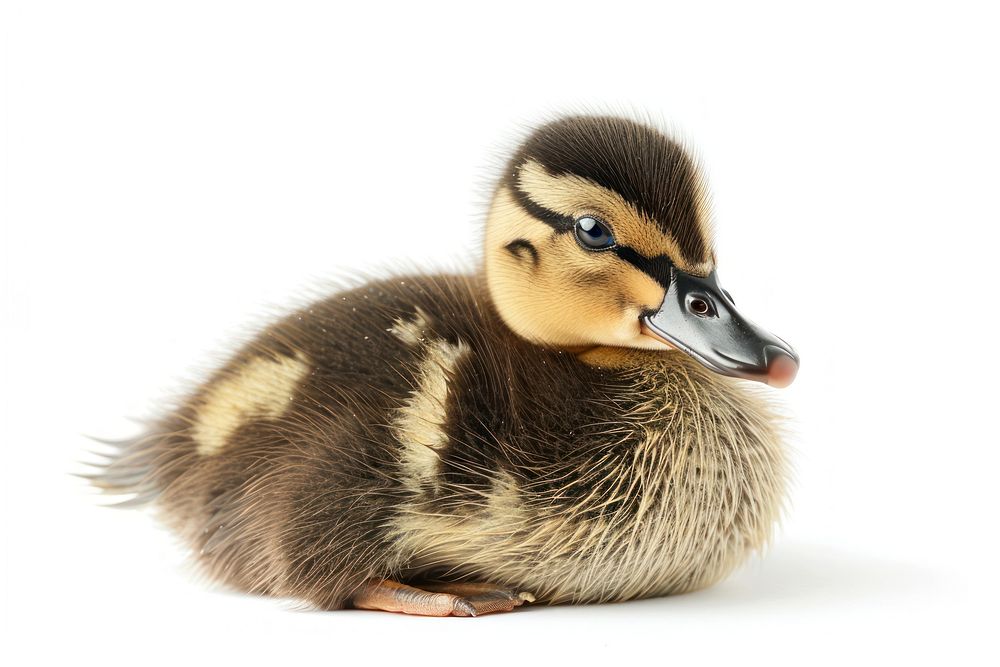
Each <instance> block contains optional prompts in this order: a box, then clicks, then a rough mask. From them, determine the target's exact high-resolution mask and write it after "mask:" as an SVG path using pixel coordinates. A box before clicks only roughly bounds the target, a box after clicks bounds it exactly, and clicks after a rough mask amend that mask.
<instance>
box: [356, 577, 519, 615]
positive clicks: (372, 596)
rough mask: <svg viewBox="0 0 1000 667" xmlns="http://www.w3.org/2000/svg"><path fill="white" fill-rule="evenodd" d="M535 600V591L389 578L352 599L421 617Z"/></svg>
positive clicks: (502, 608)
mask: <svg viewBox="0 0 1000 667" xmlns="http://www.w3.org/2000/svg"><path fill="white" fill-rule="evenodd" d="M534 601H535V596H534V595H532V594H531V593H528V592H526V591H517V590H515V589H512V588H506V587H504V586H495V585H493V584H480V583H469V582H462V583H433V584H422V587H421V588H416V587H413V586H407V585H406V584H401V583H399V582H397V581H392V580H389V579H383V580H380V581H376V580H372V581H370V582H368V583H367V584H366V585H365V586H364V587H363V588H362V589H361V590H359V591H358V592H357V593H355V595H354V597H353V598H352V599H351V603H352V604H353V605H354V606H355V607H356V608H358V609H377V610H381V611H395V612H401V613H403V614H416V615H419V616H480V615H482V614H492V613H495V612H500V611H511V610H513V609H514V608H516V607H520V606H521V605H522V604H524V603H525V602H534Z"/></svg>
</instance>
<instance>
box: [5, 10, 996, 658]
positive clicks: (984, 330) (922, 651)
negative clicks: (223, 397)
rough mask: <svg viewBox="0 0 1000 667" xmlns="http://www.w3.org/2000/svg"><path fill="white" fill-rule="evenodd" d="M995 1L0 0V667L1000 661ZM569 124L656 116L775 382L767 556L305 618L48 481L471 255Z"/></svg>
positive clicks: (149, 529)
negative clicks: (236, 586) (526, 134)
mask: <svg viewBox="0 0 1000 667" xmlns="http://www.w3.org/2000/svg"><path fill="white" fill-rule="evenodd" d="M989 4H990V3H982V5H980V6H974V5H971V4H963V3H940V4H939V5H937V6H930V5H926V4H923V3H918V2H907V3H899V4H895V5H892V4H887V3H867V2H866V3H860V4H857V5H855V4H852V3H844V2H841V3H831V4H830V6H829V8H828V9H818V8H814V5H813V4H812V3H788V4H786V5H773V4H772V5H767V6H761V5H760V4H759V3H733V4H732V5H722V4H715V3H708V4H706V3H694V2H684V3H680V4H672V5H671V4H667V3H649V4H648V5H642V4H634V3H629V2H621V1H615V2H610V1H608V0H605V1H603V2H600V3H588V2H582V1H578V2H573V3H561V4H559V5H558V6H557V5H556V4H555V3H552V4H551V5H550V4H547V3H542V2H539V1H537V0H536V1H535V2H529V3H519V2H512V1H509V0H505V1H504V2H487V3H464V4H462V5H454V6H437V5H432V4H429V3H426V2H420V3H408V4H407V5H401V6H391V5H389V4H385V5H376V4H374V3H372V4H368V5H366V6H365V8H364V9H358V8H356V7H355V8H351V9H347V8H336V7H335V6H334V5H335V3H333V2H324V3H316V4H314V5H306V4H299V3H289V2H281V3H274V4H272V5H266V4H263V3H254V2H238V3H232V4H222V3H207V2H201V1H199V2H177V1H174V2H169V3H160V4H159V5H158V6H153V5H152V4H151V3H137V2H119V3H108V2H87V3H65V4H62V5H59V4H53V3H48V2H14V3H4V5H3V7H4V13H3V15H2V16H0V21H2V27H0V30H2V34H3V41H4V50H3V56H2V57H3V59H4V82H3V89H2V94H3V107H4V115H5V121H4V126H5V130H4V135H3V142H4V144H3V146H2V154H3V169H4V180H3V194H2V196H3V208H2V220H3V232H2V237H0V243H2V255H0V260H2V280H3V283H2V287H3V303H2V308H3V310H2V314H0V316H2V322H0V323H2V329H0V332H2V336H3V340H2V341H0V343H2V345H0V351H2V354H3V362H2V363H3V367H2V382H3V387H2V389H3V392H2V401H3V403H2V405H3V424H2V428H3V432H2V434H0V443H2V447H3V459H2V462H0V469H2V471H3V499H4V501H3V508H2V512H3V516H2V536H3V537H2V539H3V541H4V544H3V558H4V561H3V592H2V597H3V623H2V627H0V632H2V634H3V637H2V641H0V652H2V653H0V655H3V657H5V658H8V660H4V662H5V664H11V665H14V664H39V663H42V662H49V661H50V659H58V660H59V661H60V662H59V663H56V664H74V665H75V664H81V665H91V664H96V665H104V666H108V665H126V664H128V665H132V664H153V665H158V664H164V665H178V664H188V665H190V664H212V663H213V662H215V663H224V664H241V665H251V664H269V665H276V664H280V665H294V664H300V663H308V664H331V665H341V664H364V663H369V664H396V665H409V664H413V663H417V664H421V663H425V662H426V663H430V662H433V663H435V664H449V663H457V664H480V663H484V662H485V663H487V664H491V663H509V662H515V661H516V662H518V663H525V664H543V663H546V662H547V661H548V662H550V663H552V664H562V663H563V661H564V660H565V661H570V662H575V663H580V662H582V663H583V664H590V663H595V664H597V663H599V664H628V663H629V662H637V663H649V662H651V661H652V662H654V663H657V664H670V665H683V664H692V663H693V664H698V665H705V664H739V665H748V664H756V663H762V664H769V665H774V664H843V663H844V662H845V661H850V663H851V664H867V663H870V662H875V661H879V662H884V661H891V662H893V663H898V662H902V661H904V660H905V661H906V662H907V663H909V664H919V663H922V662H924V661H931V662H940V661H948V662H950V663H951V664H984V663H987V662H992V663H993V664H996V662H995V661H996V659H997V649H996V644H995V641H994V640H993V639H992V635H993V633H994V632H995V630H996V619H997V614H996V609H997V598H998V594H1000V586H998V576H997V568H996V557H997V555H996V553H997V552H996V544H997V539H996V531H997V525H998V521H997V505H998V503H997V500H996V487H997V479H998V464H1000V457H998V453H997V450H998V445H1000V442H998V438H997V435H996V427H995V424H996V410H997V407H996V402H997V391H996V388H995V377H996V374H997V371H998V368H997V362H996V350H997V346H996V338H997V330H996V324H997V314H996V309H997V297H996V290H997V287H998V285H997V280H996V271H995V266H996V262H997V260H996V253H997V240H998V231H997V230H998V226H1000V205H998V197H997V183H998V180H1000V167H998V165H1000V157H998V156H1000V132H998V127H1000V123H998V119H1000V97H998V84H997V80H998V63H1000V49H998V46H997V43H998V40H997V28H998V22H997V19H996V17H995V16H993V15H992V13H991V12H990V11H988V10H987V9H985V8H986V7H988V6H989ZM695 6H696V7H697V8H696V9H693V7H695ZM578 109H597V110H607V109H612V110H614V109H625V110H631V111H635V112H644V113H649V114H650V115H652V116H653V117H656V118H661V119H663V120H665V121H669V122H671V123H674V124H675V125H677V126H679V127H680V128H683V130H684V131H685V133H686V135H687V136H688V137H690V138H691V140H692V141H693V142H694V143H695V144H696V145H697V146H698V147H699V149H700V151H701V153H702V155H703V158H704V160H705V162H706V164H707V165H708V170H709V175H710V178H711V180H712V184H713V190H714V192H715V202H716V211H717V218H718V232H719V259H720V266H721V269H720V273H721V275H722V276H723V280H724V284H725V285H726V286H727V287H728V288H729V289H730V290H731V291H732V292H733V294H734V296H735V297H736V299H737V300H738V301H739V303H740V305H741V308H742V309H743V310H744V311H745V312H747V313H748V314H749V315H750V316H751V317H752V318H753V319H755V320H756V321H758V322H760V323H761V324H764V325H766V326H767V327H768V328H770V329H772V330H773V331H775V332H776V333H778V334H779V335H781V336H782V337H784V338H786V339H787V340H789V341H790V342H791V343H792V344H794V345H795V346H796V347H797V349H798V351H799V352H800V354H801V355H802V359H803V364H802V370H801V373H800V376H799V379H798V381H797V382H796V383H795V384H794V385H793V386H792V387H791V388H789V389H787V390H784V391H783V392H781V393H780V398H781V399H782V400H783V401H784V403H785V405H786V406H787V407H788V411H789V412H790V413H792V414H793V415H794V417H795V429H796V435H795V437H794V440H793V443H792V444H793V447H794V453H793V455H792V456H793V461H794V465H795V469H796V473H795V483H794V485H793V488H792V490H791V494H790V504H789V511H788V514H787V517H786V519H785V521H784V522H783V525H782V527H781V529H780V531H779V532H778V534H777V537H776V539H775V542H774V545H773V548H772V549H771V550H770V552H769V553H768V554H766V556H765V557H764V558H763V559H760V560H755V561H754V562H752V563H750V564H749V565H748V566H747V567H746V568H744V569H742V570H741V571H739V572H738V573H737V574H735V575H734V576H733V577H731V578H730V579H729V580H727V581H725V582H724V583H721V584H719V585H717V586H715V587H714V588H711V589H709V590H706V591H704V592H699V593H695V594H691V595H686V596H680V597H675V598H668V599H658V600H648V601H643V602H636V603H628V604H619V605H605V606H593V607H572V608H570V607H563V608H539V607H536V608H530V609H526V610H523V611H519V612H518V613H515V614H509V615H499V616H495V617H485V618H479V619H443V620H442V619H418V618H408V617H400V616H394V615H390V614H379V613H371V612H358V611H351V612H336V613H302V612H297V611H289V610H288V609H287V608H285V607H284V606H282V605H281V604H278V603H275V602H272V601H266V600H256V599H250V598H246V597H243V596H241V595H234V594H229V593H222V592H211V591H209V590H207V589H206V587H205V586H204V585H203V584H202V583H201V582H199V581H197V580H196V579H194V578H193V577H192V576H191V575H190V574H189V572H188V571H187V570H186V569H185V567H184V565H183V563H184V562H185V560H184V552H183V551H182V550H180V549H178V548H177V547H176V546H174V543H173V542H172V539H171V537H170V536H169V535H168V534H166V533H165V532H164V531H163V530H161V529H160V528H158V527H156V526H155V524H154V523H153V522H152V520H151V519H150V517H148V516H146V515H143V514H141V513H137V512H123V511H112V510H109V509H103V508H100V507H98V503H99V499H97V498H95V497H94V496H93V495H92V494H90V493H89V491H88V490H87V489H86V488H85V487H84V485H83V484H82V483H80V482H79V481H77V480H75V479H74V478H72V477H71V476H70V474H69V473H70V472H74V471H77V472H79V471H80V470H81V468H80V466H79V465H78V463H77V462H78V461H79V460H81V459H85V458H86V457H87V455H86V450H87V449H88V448H89V447H90V446H91V443H89V441H88V440H86V439H85V438H84V437H83V435H84V434H91V435H96V436H105V437H112V438H113V437H123V436H128V435H130V434H132V433H134V432H135V429H136V428H137V427H136V425H135V424H134V423H133V422H131V421H129V419H128V418H130V417H132V418H136V417H137V418H142V417H146V416H149V415H151V414H155V412H156V409H157V406H158V404H159V402H160V401H162V400H163V399H164V398H165V397H169V396H171V395H172V394H173V393H175V392H177V391H182V390H183V389H184V388H185V387H187V386H189V384H190V382H192V381H195V380H196V379H197V378H198V377H200V374H201V373H203V372H204V369H206V368H211V366H212V365H213V364H214V363H216V362H217V361H218V359H219V358H220V357H221V356H222V355H224V354H225V353H226V351H227V350H229V349H230V348H231V346H232V344H233V341H234V340H235V339H237V338H239V337H240V336H243V335H245V334H246V333H247V332H248V331H251V330H252V327H253V326H255V325H257V324H259V323H261V322H266V321H267V319H268V318H269V317H270V316H271V315H270V314H273V313H275V312H281V311H282V310H283V309H286V308H288V307H289V305H292V304H297V303H301V301H302V299H303V298H307V297H308V295H310V294H315V293H317V291H318V290H321V289H322V286H323V284H324V281H327V280H329V279H330V278H336V277H338V276H339V277H348V278H352V277H356V276H358V275H359V274H362V273H375V274H382V273H384V272H385V271H391V270H393V269H394V267H397V268H398V267H399V266H401V265H403V264H404V263H406V262H409V263H411V265H415V266H418V267H421V268H423V269H426V270H433V269H434V268H435V267H442V266H456V265H458V266H474V265H475V262H476V258H477V256H478V253H479V234H480V228H479V225H480V221H481V219H482V213H483V208H484V202H485V200H486V197H487V196H488V190H489V186H490V183H491V179H492V178H493V177H494V175H495V173H496V169H497V164H498V163H499V161H500V160H501V159H502V157H503V155H504V153H505V151H507V150H509V149H510V148H511V146H512V144H513V142H516V140H517V137H518V136H521V134H522V133H523V131H524V128H525V127H527V126H529V125H530V124H532V123H534V122H537V121H539V120H541V119H544V118H546V117H548V116H549V115H551V114H552V113H558V112H560V111H565V110H578ZM555 661H558V662H555Z"/></svg>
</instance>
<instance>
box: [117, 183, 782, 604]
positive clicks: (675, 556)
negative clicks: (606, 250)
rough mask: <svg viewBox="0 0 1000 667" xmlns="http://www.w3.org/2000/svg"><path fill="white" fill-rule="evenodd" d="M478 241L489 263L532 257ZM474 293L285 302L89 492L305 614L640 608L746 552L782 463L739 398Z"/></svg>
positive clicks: (490, 294)
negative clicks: (635, 603)
mask: <svg viewBox="0 0 1000 667" xmlns="http://www.w3.org/2000/svg"><path fill="white" fill-rule="evenodd" d="M498 201H503V199H502V197H499V196H498ZM546 224H549V223H546ZM501 226H502V225H501ZM622 227H624V225H622ZM504 229H506V228H504ZM539 231H544V230H539ZM618 231H622V230H621V229H618V230H616V232H618ZM494 233H495V230H494ZM545 234H552V236H551V237H550V236H545V237H544V238H551V239H556V232H545ZM501 240H502V243H501V244H500V245H499V246H498V247H500V248H503V251H502V252H500V253H499V254H497V255H495V257H494V259H495V260H496V261H509V263H510V264H509V266H508V267H507V269H506V270H508V271H513V270H517V271H520V270H522V267H523V270H525V271H538V270H539V266H538V265H539V260H540V261H541V262H546V261H547V260H546V255H545V252H546V250H545V247H544V245H543V243H544V242H545V241H544V239H543V237H541V236H540V237H539V239H532V238H530V237H523V238H522V237H521V236H519V237H518V239H514V240H512V239H508V238H504V239H501ZM489 252H490V251H489V249H488V253H489ZM581 252H583V251H581ZM488 261H490V260H489V259H488ZM601 261H607V260H606V259H602V260H601ZM675 263H676V262H675ZM501 273H502V271H501ZM494 275H496V273H494ZM535 279H539V278H537V276H536V278H535ZM649 282H650V284H652V285H654V286H655V284H656V283H655V281H649ZM647 287H648V286H647V285H645V284H644V285H643V287H642V289H647ZM664 289H665V288H660V292H659V293H658V295H654V296H653V297H652V298H653V299H654V300H656V301H659V300H661V299H663V298H664V297H663V290H664ZM640 291H642V290H640ZM654 291H655V290H654ZM496 293H497V288H496V287H495V286H494V285H492V284H491V283H490V281H488V280H487V279H486V278H485V277H484V276H482V275H472V276H452V275H441V276H411V277H405V278H395V279H390V280H384V281H381V282H375V283H371V284H368V285H364V286H361V287H358V288H355V289H352V290H349V291H345V292H342V293H340V294H337V295H335V296H332V297H330V298H328V299H327V300H325V301H321V302H319V303H316V304H314V305H312V306H309V307H307V308H304V309H302V310H300V311H298V312H296V313H294V314H292V315H291V316H288V317H286V318H285V319H283V320H282V321H280V322H278V323H276V324H274V325H273V326H271V327H270V328H268V329H267V330H265V331H264V332H263V333H262V334H261V335H260V336H259V337H258V338H257V339H256V340H255V341H254V342H252V343H251V344H249V345H248V346H246V348H244V349H243V350H242V351H241V352H239V353H238V354H237V355H236V356H235V357H234V358H233V359H232V360H231V361H230V362H229V363H228V364H227V365H226V366H225V367H224V368H223V369H221V370H220V371H219V372H218V373H217V374H216V375H215V376H214V377H212V378H210V379H209V380H208V381H207V382H206V383H205V384H204V385H203V386H202V387H201V388H200V389H199V390H198V391H197V392H196V393H195V394H194V395H193V396H191V397H190V398H189V399H188V400H187V401H186V402H185V403H184V405H183V406H181V407H180V408H179V409H178V410H177V411H176V412H174V413H173V414H172V415H171V416H169V417H167V418H166V419H164V420H163V421H162V422H160V423H159V424H158V425H156V426H155V427H154V428H152V429H151V430H150V432H149V434H148V435H146V436H145V437H143V438H142V439H141V440H139V441H136V442H133V443H129V444H128V445H126V446H125V447H124V449H123V450H122V452H121V454H120V455H119V456H118V457H117V458H116V459H115V460H114V461H113V462H112V463H111V464H110V465H109V467H108V468H107V469H106V471H105V472H104V473H103V474H102V475H100V476H99V479H98V483H99V484H101V485H103V486H104V487H105V488H108V489H111V490H112V491H117V492H132V493H136V494H138V499H139V500H140V501H146V500H150V501H154V502H155V504H156V506H157V507H158V509H159V510H160V511H161V513H162V515H163V516H164V518H165V520H166V521H167V522H168V523H169V524H170V525H171V526H172V527H173V528H174V529H175V530H176V531H177V532H178V533H180V534H181V535H183V536H184V537H185V538H186V540H187V541H188V542H189V543H190V544H191V546H192V547H193V549H194V551H195V553H196V554H198V558H199V559H200V561H201V563H203V564H204V565H205V566H206V568H207V570H208V571H209V572H210V573H211V574H212V575H213V576H214V577H216V578H217V579H219V580H221V581H224V582H226V583H228V584H231V585H233V586H235V587H237V588H239V589H243V590H246V591H251V592H255V593H261V594H271V595H278V596H285V597H292V598H296V599H300V600H305V601H307V602H309V603H312V604H314V605H316V606H318V607H321V608H338V607H341V606H345V605H350V604H354V605H356V606H362V607H369V608H381V609H390V610H397V611H409V612H416V613H449V612H450V613H462V611H461V610H462V609H464V610H466V611H470V609H469V607H468V606H467V605H466V606H462V607H461V609H459V607H458V606H456V605H457V604H458V603H459V602H461V601H462V600H465V599H469V600H473V602H476V604H474V605H472V608H471V613H476V612H478V613H482V612H485V611H494V610H500V609H509V608H512V607H513V606H516V605H518V604H520V603H521V602H522V601H523V600H528V599H537V600H538V601H541V602H549V603H564V602H596V601H611V600H625V599H632V598H640V597H649V596H655V595H663V594H668V593H676V592H682V591H687V590H692V589H696V588H700V587H703V586H706V585H709V584H711V583H713V582H715V581H717V580H719V579H720V578H721V577H723V576H725V575H726V574H727V573H728V572H729V571H730V570H731V569H732V568H733V567H735V566H736V565H737V564H738V563H739V562H740V561H741V560H742V559H743V558H744V557H745V556H746V554H747V553H749V552H750V551H752V550H754V549H756V548H758V547H760V546H761V545H762V544H763V543H764V542H765V541H766V539H767V538H768V535H769V534H770V531H771V527H772V525H773V523H774V521H775V518H776V515H777V513H778V510H779V506H780V504H781V498H782V491H783V481H784V459H783V455H782V447H781V444H780V440H779V435H778V432H777V427H776V425H775V419H774V416H773V415H772V413H771V411H770V410H769V409H768V408H767V407H766V405H765V403H764V402H763V401H762V400H761V399H760V398H759V396H758V395H757V392H756V391H755V390H753V389H751V388H750V387H749V386H747V383H745V382H743V381H740V380H734V379H730V378H726V377H723V376H721V375H719V374H717V373H713V372H712V371H710V370H707V369H706V368H705V367H703V366H702V365H700V364H698V363H697V362H695V361H693V360H692V359H691V358H690V357H689V356H688V355H687V354H684V353H683V352H680V351H676V350H667V349H665V345H664V346H662V347H659V348H657V347H656V346H655V345H654V344H653V343H649V345H648V346H649V348H650V349H638V348H636V347H632V346H617V345H602V344H600V342H599V341H598V342H597V343H598V344H595V345H584V346H577V345H575V344H554V345H551V344H539V343H538V342H537V341H531V340H529V339H528V338H527V337H526V336H525V335H523V333H522V332H518V333H515V329H517V328H518V327H521V328H523V327H524V326H528V325H526V324H524V322H521V323H520V324H518V325H517V326H514V325H511V324H510V320H511V318H510V317H506V316H505V315H504V314H503V313H502V312H501V310H502V309H500V308H498V307H497V306H496V302H495V299H494V296H495V294H496ZM504 298H505V299H507V301H508V302H509V301H510V293H509V292H508V293H506V296H505V297H504ZM654 305H655V304H654ZM508 307H509V306H508ZM646 307H648V304H647V306H646ZM637 312H638V311H637ZM629 317H631V315H630V316H629ZM636 326H637V331H638V325H636ZM637 335H638V334H637ZM574 343H575V341H574ZM657 344H658V343H657ZM644 345H645V343H644ZM427 581H436V582H439V583H438V584H436V585H430V584H426V585H425V584H424V583H423V582H427ZM440 582H444V583H440ZM463 582H477V584H476V585H479V586H485V587H486V588H485V589H483V591H480V589H478V588H475V587H474V586H472V585H471V584H468V583H463ZM408 585H412V586H414V587H415V588H409V587H408ZM463 586H465V587H464V588H463ZM423 590H428V591H441V590H443V591H445V592H453V593H455V595H446V596H445V597H444V598H442V596H441V595H440V594H438V595H434V594H430V593H427V594H425V593H423ZM414 591H416V592H414ZM498 591H499V593H497V592H498ZM481 592H482V593H483V595H485V596H486V597H487V598H488V597H489V595H494V593H496V594H497V595H499V597H500V598H503V600H504V601H502V602H501V603H496V604H494V603H493V602H488V601H487V603H485V604H480V603H481V602H482V599H480V598H483V595H480V596H479V598H476V595H479V594H480V593H481ZM420 594H423V595H424V596H425V597H424V598H420V600H418V601H417V602H413V599H414V598H413V596H416V595H420ZM494 597H496V595H494ZM446 598H447V599H446ZM477 601H478V602H477ZM494 602H495V600H494ZM441 604H444V605H445V607H444V608H441V607H440V605H441ZM435 605H438V606H435ZM491 605H492V606H491ZM442 609H444V611H443V612H442Z"/></svg>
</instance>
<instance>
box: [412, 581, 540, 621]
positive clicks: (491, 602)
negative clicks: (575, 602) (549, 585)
mask: <svg viewBox="0 0 1000 667" xmlns="http://www.w3.org/2000/svg"><path fill="white" fill-rule="evenodd" d="M422 586H423V588H425V589H426V590H429V591H438V592H442V593H450V594H452V595H457V596H459V597H460V598H461V599H462V600H465V601H467V602H469V603H470V604H471V605H472V607H473V608H474V609H475V610H476V613H475V614H472V615H473V616H478V615H480V614H492V613H494V612H498V611H513V610H514V608H515V607H520V606H521V605H522V604H524V603H525V602H534V601H535V596H534V595H532V594H531V593H529V592H527V591H519V590H516V589H514V588H506V587H504V586H496V585H494V584H480V583H475V582H460V583H444V582H442V583H437V582H435V583H428V584H422ZM455 615H456V616H458V615H459V614H455Z"/></svg>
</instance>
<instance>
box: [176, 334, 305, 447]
mask: <svg viewBox="0 0 1000 667" xmlns="http://www.w3.org/2000/svg"><path fill="white" fill-rule="evenodd" d="M309 368H310V367H309V364H308V363H307V361H306V360H305V358H304V357H303V356H302V355H301V353H299V354H298V355H297V356H296V357H294V358H292V357H279V358H270V357H254V358H252V359H250V360H249V361H247V362H246V363H245V364H244V365H243V366H242V367H241V368H239V369H237V370H236V371H235V372H234V373H233V374H231V375H229V376H227V377H224V378H222V379H220V380H218V381H216V382H215V384H213V385H212V386H211V387H209V389H208V391H207V392H206V394H205V397H204V400H203V402H202V405H201V407H200V408H199V409H198V412H197V415H196V417H195V422H194V425H193V427H192V435H193V437H194V440H195V443H196V444H197V448H198V453H199V454H203V455H206V456H207V455H212V454H218V453H219V452H221V451H222V450H223V449H225V447H226V445H227V444H228V443H229V438H230V436H232V434H233V433H234V432H235V431H236V429H238V428H239V427H240V426H242V425H243V424H245V423H246V422H247V421H248V420H250V419H259V418H264V419H276V418H278V417H280V416H281V415H283V414H284V413H285V411H286V410H287V409H288V406H289V404H290V403H291V401H292V398H293V396H294V394H295V390H296V388H297V387H298V385H299V383H300V382H302V380H303V378H305V376H306V375H307V374H308V373H309Z"/></svg>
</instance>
